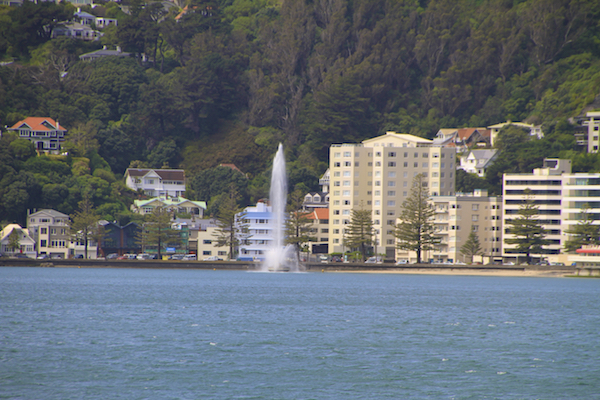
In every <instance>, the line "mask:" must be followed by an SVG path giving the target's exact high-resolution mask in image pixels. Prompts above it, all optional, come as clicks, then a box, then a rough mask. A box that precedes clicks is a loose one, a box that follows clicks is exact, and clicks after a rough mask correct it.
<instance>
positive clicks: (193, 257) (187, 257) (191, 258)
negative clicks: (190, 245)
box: [182, 254, 196, 261]
mask: <svg viewBox="0 0 600 400" xmlns="http://www.w3.org/2000/svg"><path fill="white" fill-rule="evenodd" d="M182 260H183V261H196V255H195V254H186V255H185V256H183V258H182Z"/></svg>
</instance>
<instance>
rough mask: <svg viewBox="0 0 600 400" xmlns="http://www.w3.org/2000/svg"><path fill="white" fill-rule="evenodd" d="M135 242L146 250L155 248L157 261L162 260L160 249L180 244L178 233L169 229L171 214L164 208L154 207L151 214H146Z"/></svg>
mask: <svg viewBox="0 0 600 400" xmlns="http://www.w3.org/2000/svg"><path fill="white" fill-rule="evenodd" d="M145 217H146V222H144V224H143V226H142V229H141V231H140V234H139V235H138V237H137V242H138V244H140V245H143V246H144V247H146V248H156V252H157V254H158V259H161V258H162V255H161V254H162V249H163V247H165V246H167V245H177V244H179V243H180V242H181V237H180V235H179V232H177V231H176V230H175V229H172V228H171V212H169V210H167V209H166V208H165V207H155V208H154V209H153V210H152V213H151V214H146V216H145Z"/></svg>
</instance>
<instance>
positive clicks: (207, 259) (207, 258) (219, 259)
mask: <svg viewBox="0 0 600 400" xmlns="http://www.w3.org/2000/svg"><path fill="white" fill-rule="evenodd" d="M203 261H223V259H222V258H219V257H217V256H210V257H204V259H203Z"/></svg>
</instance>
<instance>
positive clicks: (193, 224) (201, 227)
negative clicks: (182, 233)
mask: <svg viewBox="0 0 600 400" xmlns="http://www.w3.org/2000/svg"><path fill="white" fill-rule="evenodd" d="M217 229H218V225H217V220H216V219H215V218H210V219H198V220H194V221H190V222H189V233H190V238H189V252H190V253H192V254H197V259H198V260H203V259H204V258H207V257H215V256H216V257H219V258H221V259H223V260H226V259H228V257H229V247H228V246H219V245H218V243H217V238H216V232H217Z"/></svg>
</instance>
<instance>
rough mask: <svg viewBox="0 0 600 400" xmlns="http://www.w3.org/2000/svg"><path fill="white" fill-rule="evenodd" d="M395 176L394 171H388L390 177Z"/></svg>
mask: <svg viewBox="0 0 600 400" xmlns="http://www.w3.org/2000/svg"><path fill="white" fill-rule="evenodd" d="M395 177H396V173H395V172H394V171H390V172H388V178H395Z"/></svg>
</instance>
